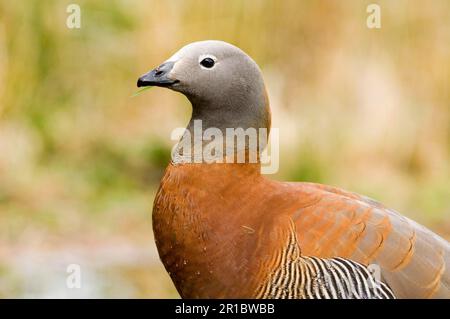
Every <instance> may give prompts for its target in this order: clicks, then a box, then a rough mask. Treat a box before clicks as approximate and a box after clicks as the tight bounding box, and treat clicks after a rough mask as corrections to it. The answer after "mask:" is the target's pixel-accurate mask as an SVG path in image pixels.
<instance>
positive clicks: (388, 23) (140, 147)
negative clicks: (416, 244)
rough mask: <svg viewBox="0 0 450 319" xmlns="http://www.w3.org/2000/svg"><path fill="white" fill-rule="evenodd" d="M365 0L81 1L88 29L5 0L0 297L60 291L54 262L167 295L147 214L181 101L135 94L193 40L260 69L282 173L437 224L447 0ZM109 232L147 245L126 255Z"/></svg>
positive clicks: (449, 180) (442, 219)
mask: <svg viewBox="0 0 450 319" xmlns="http://www.w3.org/2000/svg"><path fill="white" fill-rule="evenodd" d="M371 2H372V1H365V0H364V1H338V0H319V1H317V0H314V1H313V0H307V1H302V2H300V1H297V0H288V1H275V0H273V1H263V0H253V1H245V2H244V1H238V0H231V1H208V2H204V1H195V0H189V1H181V0H171V1H164V2H163V1H138V0H130V1H125V0H122V1H119V0H114V1H106V0H96V1H87V0H83V1H77V3H78V4H79V5H80V7H81V14H82V17H81V19H82V20H81V21H82V22H81V23H82V26H81V29H68V28H67V27H66V18H67V16H68V14H67V13H66V7H67V5H68V4H69V3H72V1H56V0H39V1H38V0H29V1H7V0H0V297H7V296H9V297H11V296H48V295H56V296H64V293H65V292H61V290H60V289H63V288H64V287H63V288H61V285H64V284H65V281H64V279H62V280H60V276H62V278H65V277H64V276H65V269H64V268H61V267H60V268H58V267H59V266H58V267H57V266H55V265H57V264H58V263H61V262H62V261H65V260H68V262H76V263H80V264H82V265H83V266H84V267H85V268H88V269H90V270H92V273H93V274H96V275H95V276H96V277H95V278H97V281H98V285H96V287H100V288H97V290H95V289H94V290H92V289H93V288H92V289H91V290H89V292H87V293H85V294H84V295H83V296H108V297H128V296H137V297H149V296H153V297H157V296H160V297H176V296H177V294H176V292H175V290H174V288H173V286H172V285H171V283H170V281H169V278H168V276H167V275H166V274H165V272H164V269H163V267H162V265H161V264H160V263H159V261H158V258H157V254H156V251H155V248H154V244H153V239H152V230H151V217H150V215H151V214H150V212H151V207H152V201H153V197H154V194H155V192H156V188H157V186H158V181H159V178H160V177H161V175H162V174H163V170H164V167H165V165H166V163H167V162H168V160H169V156H170V155H169V154H170V149H171V147H172V143H173V141H170V138H169V137H170V132H171V131H172V130H173V129H174V128H175V127H183V126H184V125H185V124H186V122H187V120H188V117H189V113H190V109H189V105H188V103H187V101H186V100H185V99H184V98H183V97H182V96H180V95H177V94H175V93H173V92H168V91H165V90H161V89H155V90H151V91H149V92H145V94H141V95H139V96H137V97H135V98H130V96H131V95H132V94H133V93H134V92H135V91H136V87H135V83H136V79H137V77H138V76H139V75H140V74H142V73H144V72H146V71H147V70H149V69H150V68H152V67H154V66H156V65H158V64H159V63H160V62H162V61H164V60H165V59H166V58H167V57H168V56H170V55H171V54H172V53H173V52H175V51H176V50H178V49H179V48H180V47H181V46H182V45H184V44H187V43H189V42H192V41H196V40H203V39H222V40H225V41H229V42H231V43H234V44H235V45H237V46H239V47H241V48H242V49H244V50H245V51H246V52H248V53H249V54H250V55H251V56H252V57H253V58H254V59H255V60H256V61H257V62H258V63H259V65H260V66H261V68H262V70H263V73H264V75H265V79H266V85H267V87H268V91H269V95H270V99H271V104H272V113H273V125H274V126H275V127H279V128H280V134H281V141H282V144H281V158H280V159H281V170H280V172H279V174H278V175H277V176H275V178H279V179H288V180H305V181H313V182H321V183H327V184H332V185H337V186H339V187H342V188H345V189H348V190H351V191H355V192H360V193H364V194H366V195H369V196H371V197H373V198H376V199H377V200H379V201H381V202H383V203H384V204H386V205H387V206H389V207H392V208H395V209H397V210H399V211H401V212H402V213H404V214H405V215H407V216H409V217H411V218H414V219H416V220H417V221H419V222H421V223H423V224H425V225H427V226H428V227H431V228H433V229H434V230H436V231H437V232H438V233H440V234H442V235H443V236H445V237H447V238H448V237H449V235H450V201H449V199H450V90H449V87H450V24H449V21H450V2H449V1H447V0H436V1H433V2H429V3H427V4H426V5H425V4H423V3H422V2H419V1H418V0H414V1H407V0H398V1H395V2H393V1H387V0H384V1H383V0H380V1H376V2H377V3H379V4H380V5H381V8H382V28H381V29H379V30H370V29H368V28H366V25H365V23H366V17H367V13H366V6H367V5H368V4H369V3H371ZM111 243H128V244H126V245H125V244H124V246H123V247H122V246H121V245H120V244H117V245H116V244H111ZM111 245H113V247H114V249H112V250H113V251H115V249H117V253H118V254H119V256H122V255H121V254H123V251H122V250H125V252H127V251H128V250H129V248H128V247H136V249H137V253H136V255H137V256H141V252H147V251H148V252H152V253H151V255H148V254H145V253H142V257H137V259H136V261H135V263H134V264H132V265H128V264H126V265H124V264H122V261H123V260H122V259H123V257H119V258H113V257H111V254H112V253H111V251H110V250H107V251H106V252H105V249H104V247H109V246H111ZM127 245H128V246H127ZM121 249H122V250H121ZM49 253H55V254H56V256H57V257H55V258H53V259H52V258H49V259H47V258H44V257H42V256H47V254H49ZM112 255H114V254H112ZM114 256H115V255H114ZM133 256H134V255H133ZM133 260H134V259H133ZM58 265H59V264H58ZM55 267H56V268H55ZM46 269H47V270H46ZM50 272H53V273H50ZM41 275H42V278H46V280H45V282H41V281H38V283H39V284H36V285H37V286H33V285H32V284H31V283H28V282H27V280H28V279H29V278H36V277H37V276H38V277H40V276H41ZM47 279H48V280H47ZM58 280H60V281H58ZM93 282H96V281H95V280H94V281H93ZM105 283H107V284H105ZM123 287H127V289H125V288H123ZM121 288H123V289H121ZM58 289H59V290H58Z"/></svg>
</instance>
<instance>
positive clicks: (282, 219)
mask: <svg viewBox="0 0 450 319" xmlns="http://www.w3.org/2000/svg"><path fill="white" fill-rule="evenodd" d="M222 51H225V54H223V55H221V52H222ZM180 52H181V53H178V54H177V55H175V58H174V59H173V60H171V61H173V62H170V63H174V64H175V66H173V65H171V66H170V68H169V70H168V71H167V74H166V75H164V74H163V78H162V79H158V78H156V79H155V77H154V74H155V73H156V72H155V71H153V75H152V76H153V78H152V77H150V78H149V75H146V76H144V77H142V78H141V79H140V80H139V82H138V85H140V86H143V85H159V86H169V87H170V88H172V89H174V90H176V91H180V92H182V93H184V94H185V95H186V96H187V97H188V98H189V99H190V100H191V102H192V104H193V119H195V118H201V119H203V120H204V122H205V123H206V124H207V126H208V127H213V126H214V127H219V128H221V127H226V126H223V125H222V124H223V123H225V124H224V125H230V124H233V123H235V122H239V123H238V124H236V125H235V126H232V127H244V128H246V127H252V125H256V127H267V126H268V124H267V123H268V122H269V120H268V118H269V119H270V116H269V115H268V102H267V99H266V97H265V90H264V89H261V90H260V88H259V87H256V88H251V87H250V89H249V90H250V91H251V92H253V93H254V92H256V93H255V94H253V95H254V96H255V97H256V100H252V99H250V98H249V99H247V100H245V99H244V101H243V96H244V95H241V96H240V97H239V99H237V100H233V98H232V97H230V95H228V96H227V101H229V104H226V103H225V104H224V103H222V102H221V101H220V100H219V101H216V100H217V98H218V97H217V96H216V95H214V101H213V103H214V104H215V105H220V106H221V107H220V111H216V109H218V108H214V111H211V110H212V108H209V109H208V108H206V107H205V105H203V104H202V103H203V102H200V101H203V100H208V101H209V99H206V98H205V99H200V96H199V94H206V93H205V92H207V91H206V89H205V88H204V87H202V86H201V85H200V84H198V83H192V82H189V79H190V78H189V77H184V78H183V74H184V75H185V74H188V73H189V74H190V76H191V77H192V78H194V77H195V74H194V75H193V74H192V72H186V70H185V69H184V68H187V66H186V65H183V64H182V63H180V64H179V65H178V66H177V63H179V61H183V59H184V61H187V60H189V61H197V55H200V54H203V55H204V54H208V53H212V54H214V58H217V60H218V61H221V59H222V61H224V60H225V57H226V58H227V59H230V56H231V57H232V58H234V57H235V56H236V58H235V59H236V60H234V61H233V59H231V60H229V61H231V62H233V65H234V64H239V63H241V67H240V69H242V65H244V66H246V69H245V72H246V73H252V72H253V73H252V76H253V77H256V78H255V81H254V82H255V83H256V84H255V85H256V86H258V85H259V82H260V80H259V78H258V77H260V75H259V69H257V68H256V69H254V68H255V66H254V65H253V64H252V60H249V58H248V57H247V56H246V55H245V56H243V55H244V53H243V52H242V51H240V50H238V49H237V48H235V47H232V46H231V45H229V44H225V43H222V42H216V41H207V42H200V43H196V44H193V45H190V46H188V47H187V49H186V48H184V49H183V50H182V51H180ZM192 56H195V58H192ZM186 57H189V58H190V59H187V58H186ZM239 59H241V60H239ZM242 59H245V62H243V60H242ZM247 61H250V62H247ZM183 63H186V62H183ZM222 63H223V65H226V64H225V62H222ZM247 64H248V65H247ZM164 65H167V64H164ZM164 65H163V66H164ZM190 67H191V68H192V67H193V66H192V65H191V66H190ZM230 67H231V66H230ZM227 69H228V68H227ZM171 70H173V71H171ZM220 70H221V69H220V68H219V66H217V70H216V71H215V72H220ZM254 70H256V71H254ZM198 72H200V71H198ZM202 72H203V71H202ZM239 72H243V71H239ZM150 75H151V74H150ZM241 79H242V78H241ZM158 81H159V82H158ZM209 81H210V83H209V89H212V90H213V89H214V81H215V76H214V75H211V76H209ZM167 83H170V84H167ZM261 83H262V80H261ZM220 84H221V90H222V91H223V94H232V93H230V92H232V90H233V89H234V90H239V88H241V87H242V81H241V83H240V84H239V85H240V86H239V88H236V87H231V88H229V90H231V91H228V88H227V86H226V85H224V83H220ZM193 86H195V87H194V88H192V87H193ZM260 91H261V92H260ZM263 91H264V92H263ZM199 92H201V93H199ZM244 97H245V96H244ZM252 98H253V97H252ZM211 100H213V99H211ZM209 103H211V101H209ZM237 103H242V105H241V106H240V107H239V108H235V107H236V104H237ZM224 105H225V106H224ZM244 105H245V107H244ZM248 105H253V106H254V105H257V106H258V108H255V107H253V106H252V107H247V106H248ZM224 108H225V110H224ZM235 109H239V112H247V111H246V110H247V109H250V110H251V111H250V115H249V114H248V113H244V114H242V113H240V114H238V116H234V115H229V114H231V113H234V110H235ZM242 109H244V111H241V110H242ZM230 110H232V111H233V112H232V111H230ZM255 110H256V111H255ZM209 111H210V112H212V113H213V115H214V116H210V115H205V114H207V113H208V112H209ZM255 112H256V115H255V116H254V117H252V116H251V115H252V114H255ZM258 112H262V113H261V114H259V113H258ZM208 114H210V113H208ZM248 115H249V116H248ZM255 117H256V120H255ZM247 118H249V119H250V120H245V121H244V120H243V119H247ZM191 121H192V120H191ZM246 121H250V122H246ZM255 123H256V124H255ZM221 125H222V126H221ZM190 128H191V125H190V126H188V130H190ZM153 228H154V234H155V239H156V243H157V247H158V251H159V254H160V257H161V260H162V262H163V264H164V266H165V267H166V269H167V271H168V272H169V274H170V276H171V278H172V280H173V282H174V284H175V286H176V288H177V289H178V291H179V293H180V295H181V296H182V297H184V298H225V297H228V298H314V297H325V298H328V297H329V298H372V297H374V298H375V297H377V296H378V297H380V298H383V297H386V298H389V297H393V296H392V293H393V295H395V297H397V298H450V269H449V267H450V247H449V243H448V242H447V241H445V240H444V239H442V238H440V237H439V236H438V235H436V234H434V233H432V232H431V231H429V230H428V229H426V228H424V227H423V226H421V225H419V224H417V223H415V222H413V221H411V220H409V219H408V218H406V217H403V216H402V215H400V214H398V213H397V212H395V211H393V210H390V209H387V208H385V207H384V206H382V205H381V204H379V203H377V202H375V201H373V200H371V199H368V198H366V197H362V196H360V195H357V194H354V193H350V192H346V191H343V190H340V189H337V188H334V187H330V186H324V185H318V184H312V183H290V182H278V181H272V180H269V179H267V178H265V177H264V176H262V175H261V174H260V164H259V163H241V164H237V163H236V164H224V163H211V164H208V163H195V164H194V163H192V164H191V163H185V162H183V163H180V162H176V161H174V162H172V163H170V164H169V166H168V167H167V170H166V172H165V174H164V177H163V178H162V181H161V185H160V188H159V191H158V193H157V195H156V199H155V203H154V209H153ZM314 257H315V258H314ZM338 257H340V258H338ZM370 264H376V265H379V266H380V268H381V276H382V277H381V278H380V280H379V283H380V285H381V287H382V288H381V290H380V291H378V292H376V293H374V294H372V292H370V291H369V290H367V289H366V288H367V286H365V284H362V286H361V287H360V289H359V290H358V289H356V290H355V291H353V290H352V291H350V290H348V291H345V283H346V282H348V280H350V281H352V280H353V281H354V282H355V283H356V282H359V281H358V280H359V279H361V278H362V279H364V278H365V277H366V276H367V275H366V268H367V266H368V265H370ZM330 276H331V277H330ZM355 276H356V277H355ZM358 276H359V277H358ZM358 278H359V279H358ZM364 289H366V290H364Z"/></svg>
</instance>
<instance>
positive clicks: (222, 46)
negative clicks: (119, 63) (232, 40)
mask: <svg viewBox="0 0 450 319" xmlns="http://www.w3.org/2000/svg"><path fill="white" fill-rule="evenodd" d="M137 85H138V87H142V86H160V87H166V88H169V89H171V90H174V91H177V92H180V93H182V94H184V95H185V96H186V97H187V98H188V99H189V101H190V102H191V104H192V118H191V123H192V121H193V120H202V122H203V127H204V128H206V127H216V128H219V129H225V128H239V127H241V128H243V129H247V128H251V127H252V128H255V129H258V128H270V111H269V103H268V99H267V94H266V89H265V86H264V81H263V78H262V74H261V71H260V69H259V67H258V65H257V64H256V63H255V62H254V61H253V60H252V59H251V58H250V57H249V56H248V55H247V54H246V53H245V52H243V51H242V50H241V49H239V48H237V47H235V46H234V45H231V44H229V43H226V42H223V41H215V40H208V41H200V42H194V43H191V44H188V45H186V46H184V47H183V48H181V49H180V50H179V51H178V52H177V53H175V54H174V55H173V56H172V57H170V58H169V59H168V60H166V61H165V62H164V63H162V64H161V65H160V66H159V67H157V68H155V69H154V70H152V71H150V72H148V73H147V74H145V75H143V76H142V77H140V78H139V80H138V82H137ZM191 123H190V124H191ZM188 128H189V126H188Z"/></svg>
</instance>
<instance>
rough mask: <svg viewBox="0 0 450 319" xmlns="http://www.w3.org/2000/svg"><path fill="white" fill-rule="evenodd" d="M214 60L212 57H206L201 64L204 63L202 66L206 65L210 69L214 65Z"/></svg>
mask: <svg viewBox="0 0 450 319" xmlns="http://www.w3.org/2000/svg"><path fill="white" fill-rule="evenodd" d="M214 63H215V62H214V60H213V59H211V58H204V59H203V60H202V61H201V62H200V64H201V65H202V66H204V67H205V68H208V69H210V68H212V67H213V66H214Z"/></svg>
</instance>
